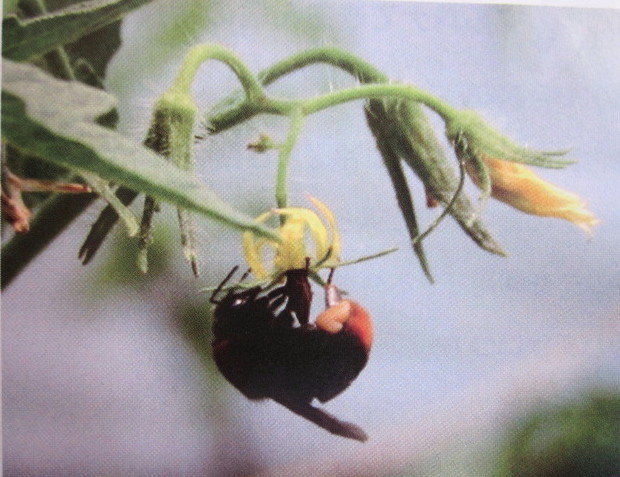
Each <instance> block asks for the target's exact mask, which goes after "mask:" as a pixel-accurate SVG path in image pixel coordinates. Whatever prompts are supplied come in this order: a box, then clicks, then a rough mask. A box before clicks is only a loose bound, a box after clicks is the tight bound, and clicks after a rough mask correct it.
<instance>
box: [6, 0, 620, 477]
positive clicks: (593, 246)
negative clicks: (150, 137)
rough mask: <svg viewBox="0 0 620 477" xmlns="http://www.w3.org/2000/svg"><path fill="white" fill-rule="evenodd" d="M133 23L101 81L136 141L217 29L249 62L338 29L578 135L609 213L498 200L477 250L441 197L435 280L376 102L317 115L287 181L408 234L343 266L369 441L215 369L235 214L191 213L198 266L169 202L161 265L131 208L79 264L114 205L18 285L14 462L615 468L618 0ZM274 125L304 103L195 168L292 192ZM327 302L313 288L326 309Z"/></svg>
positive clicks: (378, 239) (211, 73)
mask: <svg viewBox="0 0 620 477" xmlns="http://www.w3.org/2000/svg"><path fill="white" fill-rule="evenodd" d="M121 37H122V45H121V47H120V49H119V51H118V53H117V54H116V55H115V56H114V58H113V59H112V62H111V63H110V65H109V67H108V72H107V79H106V84H107V87H108V89H109V90H110V91H112V92H113V94H115V95H116V96H117V97H118V98H119V113H120V129H121V130H122V131H123V132H124V133H125V134H127V135H128V136H131V137H132V138H134V139H136V140H141V139H143V136H144V134H145V131H146V128H147V127H148V123H149V120H150V108H151V105H152V102H153V100H154V99H155V98H156V97H157V96H158V95H159V94H161V92H162V91H163V90H164V89H165V88H166V87H167V86H168V84H169V83H170V81H171V79H172V78H173V76H174V74H175V70H176V68H177V67H178V65H179V63H180V61H181V59H182V57H183V54H184V52H185V51H186V50H187V48H189V47H190V46H191V45H193V44H195V43H197V42H217V43H221V44H223V45H225V46H227V47H229V48H231V49H233V50H234V51H235V52H236V53H237V54H238V55H239V56H240V57H241V58H242V59H243V60H244V61H245V62H246V64H247V65H248V66H249V67H250V68H251V69H252V70H254V71H260V70H262V69H264V68H267V67H268V66H269V65H271V64H273V63H275V62H276V61H279V60H281V59H283V58H285V57H287V56H289V55H291V54H294V53H297V52H299V51H301V50H303V49H306V48H311V47H316V46H336V47H339V48H342V49H344V50H347V51H349V52H351V53H354V54H356V55H359V56H361V57H362V58H364V59H365V60H366V61H368V62H369V63H371V64H373V65H374V66H376V67H377V68H378V69H379V70H380V71H382V72H383V73H385V74H386V75H388V76H389V77H390V78H392V79H393V80H397V81H402V82H406V83H411V84H415V85H417V86H419V87H421V88H424V89H426V90H428V91H429V92H431V93H433V94H436V95H437V96H439V97H440V98H443V99H444V100H446V101H447V102H449V103H450V104H451V105H453V106H455V107H458V108H464V109H474V110H477V111H478V112H480V113H481V114H482V116H483V117H484V118H486V119H487V120H488V121H489V122H490V123H491V124H492V125H493V126H495V127H496V128H498V129H499V130H500V131H503V132H504V133H506V134H507V135H508V136H510V137H512V138H513V139H515V140H516V141H517V142H520V143H522V144H526V145H528V146H531V147H534V148H538V149H563V148H567V147H568V148H571V152H570V156H571V157H574V158H576V159H578V161H579V162H578V163H577V164H576V165H574V166H571V167H569V168H568V169H565V170H562V171H557V170H539V171H538V172H539V173H540V175H541V176H543V177H544V178H546V179H547V180H549V181H551V182H553V183H555V184H557V185H559V186H561V187H564V188H566V189H568V190H571V191H574V192H576V193H577V194H579V195H580V196H581V197H583V198H584V199H585V200H586V201H587V202H588V206H589V208H590V209H591V210H592V211H593V212H594V214H595V215H597V217H598V218H599V219H600V221H601V223H600V225H598V226H597V227H596V228H595V230H594V234H593V237H591V238H588V237H587V236H585V235H584V234H583V233H582V232H581V231H580V230H579V229H578V228H576V227H575V226H573V225H571V224H569V223H568V222H563V221H560V220H557V219H542V218H536V217H532V216H526V215H524V214H521V213H518V212H517V211H515V210H513V209H510V208H509V207H507V206H505V205H503V204H501V203H498V202H494V201H490V202H489V203H488V204H487V206H486V207H485V209H484V211H483V217H484V220H485V222H486V224H487V226H488V227H489V228H490V229H491V230H492V231H493V233H494V235H495V238H496V239H497V240H498V241H499V242H500V243H501V244H502V245H503V247H504V249H505V250H506V251H507V252H508V257H507V258H500V257H496V256H492V255H490V254H488V253H486V252H484V251H482V250H480V249H479V248H477V247H476V245H475V244H474V243H472V242H471V241H470V240H469V239H468V237H467V236H465V235H464V234H463V233H462V232H461V229H460V228H459V227H458V226H457V225H456V224H455V223H454V221H452V220H451V219H446V220H445V221H444V222H442V223H441V225H440V226H439V228H438V229H437V230H436V231H435V232H434V233H432V234H431V235H430V236H429V237H428V238H427V240H426V241H425V246H426V251H427V254H428V258H429V262H430V266H431V270H432V272H433V274H434V277H435V280H436V283H435V284H434V285H431V284H430V283H429V282H428V281H427V280H426V279H425V277H424V275H423V273H422V271H421V269H420V268H419V266H418V263H417V260H416V259H415V256H414V255H413V253H412V251H411V249H410V246H409V245H408V239H407V233H406V229H405V225H404V222H403V220H402V217H401V215H400V212H399V210H398V207H397V204H396V200H395V195H394V192H393V190H392V186H391V183H390V181H389V177H388V175H387V174H386V172H385V170H384V167H383V165H382V161H381V158H380V155H379V153H378V152H377V150H376V147H375V144H374V139H373V138H372V136H371V134H370V132H369V130H368V127H367V126H366V123H365V118H364V115H363V110H362V103H361V102H358V103H351V104H346V105H342V106H339V107H336V108H332V109H330V110H328V111H324V112H322V113H319V114H316V115H314V116H311V117H309V118H308V120H307V121H306V124H305V127H304V129H303V132H302V135H301V137H300V140H299V142H298V144H297V146H296V147H295V150H294V152H293V156H292V167H291V170H290V182H289V194H290V202H291V203H292V204H295V205H300V206H305V205H306V200H305V194H306V193H310V194H312V195H314V196H316V197H318V198H319V199H321V200H322V201H324V202H326V203H327V204H329V205H330V207H331V208H332V210H333V212H334V214H335V215H336V217H337V220H338V224H339V227H340V231H341V233H342V237H343V239H342V241H343V259H345V260H348V259H354V258H357V257H359V256H362V255H368V254H372V253H375V252H378V251H381V250H384V249H387V248H390V247H393V246H398V247H400V250H399V251H398V252H397V253H394V254H391V255H388V256H386V257H384V258H381V259H377V260H373V261H369V262H364V263H361V264H358V265H356V266H351V267H345V268H342V269H339V270H338V271H337V276H336V279H337V283H338V285H339V286H341V287H342V288H344V289H346V290H347V291H348V292H349V293H350V295H351V296H352V297H353V298H354V299H355V300H357V301H359V302H360V303H362V304H363V305H364V306H365V307H366V308H367V309H368V311H369V312H370V313H371V315H372V316H373V318H374V323H375V342H374V348H373V350H372V353H371V359H370V362H369V364H368V366H367V367H366V369H365V370H364V371H363V373H362V374H361V375H360V377H359V378H358V379H357V380H356V381H355V383H354V384H353V385H352V386H351V387H350V388H349V389H348V390H347V391H346V392H344V393H343V394H342V395H340V396H338V397H337V398H336V399H334V400H333V401H332V402H329V403H327V404H326V405H325V408H326V409H327V410H329V411H330V412H332V413H334V414H335V415H337V416H338V417H340V418H342V419H344V420H347V421H351V422H355V423H356V424H358V425H360V426H361V427H362V428H364V429H365V430H366V432H367V433H368V434H369V436H370V440H369V442H367V443H366V444H359V443H357V442H349V441H347V440H345V439H341V438H338V437H334V436H332V435H331V434H328V433H326V432H325V431H323V430H322V429H320V428H318V427H316V426H314V425H313V424H310V423H308V422H306V421H305V420H303V419H301V418H299V417H297V416H295V415H293V414H292V413H290V412H289V411H288V410H286V409H284V408H283V407H281V406H279V405H277V404H275V403H273V402H262V403H255V402H250V401H248V400H246V399H245V398H244V397H243V396H242V395H241V394H240V393H239V392H237V391H236V390H235V389H233V388H232V386H230V385H229V384H228V383H227V382H225V381H224V380H223V378H221V377H220V376H219V375H218V374H217V371H216V370H215V368H214V365H213V363H212V360H211V357H210V339H211V338H210V335H209V329H210V316H209V314H208V310H209V306H208V294H207V293H204V292H201V291H200V290H201V289H202V288H204V287H208V286H214V285H217V284H218V283H219V282H220V281H221V280H222V278H223V277H224V276H225V275H226V273H227V272H228V271H229V270H230V269H231V268H232V267H233V266H234V265H236V264H240V263H241V261H242V257H241V247H240V242H239V238H240V236H239V233H238V232H236V231H232V230H229V229H226V228H224V227H222V226H220V225H218V224H214V223H212V222H209V221H206V220H204V219H202V218H200V219H198V220H197V222H198V236H199V245H200V255H201V262H200V272H201V275H200V278H199V279H195V278H193V277H192V275H191V272H190V270H189V268H188V267H187V266H186V265H185V263H184V262H183V259H182V253H181V250H180V245H179V243H178V230H177V228H176V214H175V212H174V211H173V210H172V208H171V207H170V206H167V205H164V207H163V211H162V213H161V214H159V215H158V221H157V226H156V227H157V228H156V243H155V245H154V246H153V249H152V251H151V260H152V264H151V268H152V270H151V273H150V274H149V275H148V276H146V277H142V276H140V275H139V273H138V272H137V270H135V267H134V266H133V263H134V261H135V248H134V246H133V243H132V242H130V241H129V240H128V239H127V237H126V234H125V232H124V230H122V229H121V228H120V227H119V229H118V231H117V233H116V234H115V237H113V239H112V240H109V241H108V243H106V245H105V246H104V248H103V249H102V250H100V252H99V254H98V256H97V257H96V258H95V260H94V261H93V263H91V264H89V265H88V266H86V267H84V266H82V265H81V264H80V263H79V261H78V260H77V252H78V249H79V246H80V244H81V242H82V241H83V239H84V238H85V236H86V234H87V232H88V230H89V226H90V225H91V223H92V222H93V221H94V220H95V218H96V217H97V214H98V213H99V211H100V210H101V208H102V204H100V203H99V204H96V205H94V206H93V207H91V208H90V209H89V210H88V211H87V212H86V213H84V214H83V215H82V216H81V217H80V218H79V219H78V220H77V221H75V223H74V224H73V225H72V226H71V227H70V228H69V229H68V230H67V231H66V232H65V233H64V234H63V235H62V236H61V237H60V238H59V239H57V240H56V241H55V242H54V243H53V244H52V246H50V247H49V248H48V249H47V250H46V251H45V252H44V253H43V254H42V255H40V256H39V257H38V258H37V259H36V260H35V261H34V262H33V263H32V264H31V265H30V266H29V267H28V268H27V269H25V270H24V272H23V273H22V274H21V275H20V276H19V277H18V278H17V279H16V280H15V281H14V282H13V283H12V284H11V285H10V286H9V288H8V289H7V290H6V291H4V292H3V296H2V314H3V322H2V374H3V376H2V388H3V396H2V403H3V414H2V423H3V447H4V471H5V473H6V475H102V474H103V475H136V476H142V475H210V476H229V475H330V476H334V475H355V476H362V475H369V476H377V475H416V476H446V475H459V476H469V475H471V476H479V475H568V473H567V472H564V471H562V469H565V467H562V465H564V463H565V462H564V463H563V461H562V459H565V460H566V459H567V460H568V463H569V465H568V467H566V468H573V469H574V468H577V464H576V462H581V461H583V460H585V461H588V462H590V463H591V464H592V466H594V467H593V469H594V470H592V466H591V467H590V468H588V469H585V470H584V469H581V468H579V472H580V473H578V474H575V475H599V476H600V475H618V474H619V473H620V463H619V462H618V460H617V457H615V456H618V455H620V449H619V446H620V443H619V439H618V436H619V435H620V410H619V405H618V392H619V389H620V353H619V352H618V349H619V345H620V324H619V320H618V319H619V315H620V293H619V286H618V284H619V282H620V280H619V279H620V258H619V253H618V237H619V231H620V213H619V212H618V198H619V195H618V188H617V184H618V182H619V180H620V162H619V161H618V157H619V156H620V135H619V134H618V126H619V125H620V121H619V116H618V111H620V94H619V92H620V56H619V55H618V45H619V44H620V11H619V10H603V9H577V8H548V7H517V6H492V5H450V4H432V3H421V4H418V3H410V2H394V3H391V2H371V1H367V2H356V1H339V2H336V1H321V2H315V1H298V2H285V1H275V0H273V1H269V0H261V1H254V2H243V1H241V0H227V1H224V0H213V1H198V0H192V1H186V2H164V1H156V2H154V3H152V4H151V5H149V6H147V7H145V8H142V9H140V10H138V11H136V12H135V13H132V14H130V15H129V16H128V17H127V18H126V20H125V21H124V22H123V25H122V30H121ZM353 85H355V80H354V79H352V78H351V77H349V76H347V75H345V74H344V73H342V72H340V71H338V70H335V69H333V68H330V67H327V66H314V67H311V68H307V69H306V70H304V71H301V72H299V73H296V74H294V75H291V76H290V77H286V78H284V79H282V80H281V81H279V82H277V83H276V84H274V85H273V86H271V87H270V89H269V91H271V92H273V93H274V94H279V95H283V96H293V97H308V96H313V95H317V94H320V93H325V92H328V91H330V90H331V89H338V88H344V87H349V86H353ZM236 88H237V85H236V83H235V78H234V76H233V75H232V74H231V73H230V72H229V71H227V69H226V68H225V67H224V66H222V65H220V64H216V63H208V64H207V65H205V66H203V67H202V68H201V70H200V75H199V78H198V79H197V81H196V82H195V94H196V98H197V100H198V101H199V103H200V105H201V107H203V108H204V110H205V111H207V110H208V109H209V108H210V107H212V106H213V105H214V104H215V103H216V102H217V101H218V100H219V99H221V98H222V97H223V96H225V95H226V94H228V93H229V92H231V91H232V90H234V89H236ZM433 121H434V124H436V125H437V127H438V130H437V131H438V134H439V135H440V136H441V134H442V131H441V123H440V121H438V120H437V119H436V118H433ZM197 133H198V134H199V135H200V133H201V130H200V128H198V129H197ZM202 133H204V131H202ZM261 133H266V134H269V135H270V136H271V137H272V138H273V139H275V140H277V141H279V140H282V139H283V138H284V135H285V134H286V121H284V120H282V119H281V118H274V117H264V116H263V117H258V118H254V119H253V120H251V121H249V122H247V123H244V124H242V125H240V126H238V127H235V128H234V129H232V130H230V131H226V132H224V133H221V134H219V135H216V136H208V137H207V138H206V139H205V140H204V141H200V142H199V143H198V144H197V145H196V150H195V152H196V161H197V165H196V167H197V173H198V174H199V175H200V176H201V177H202V178H203V180H204V181H205V182H206V183H208V184H209V186H211V187H212V188H213V189H215V190H216V192H217V193H218V194H219V195H220V196H221V197H222V198H223V199H224V200H226V201H228V202H230V203H232V204H234V205H235V206H236V207H238V208H239V209H241V210H244V211H246V212H247V213H248V214H249V215H257V214H258V213H260V212H263V211H264V210H266V209H268V208H270V207H272V206H273V205H274V198H273V192H274V191H273V180H274V175H275V155H274V154H272V153H266V154H262V155H259V154H256V153H254V152H252V151H248V150H247V149H246V145H247V144H248V143H249V142H252V141H254V140H256V139H257V138H258V136H259V134H261ZM446 150H448V149H446ZM410 179H411V181H410V182H411V185H412V188H413V191H414V194H415V198H414V199H415V200H416V203H417V205H418V213H419V221H420V222H421V224H422V227H424V225H425V224H428V223H430V222H431V221H432V220H433V219H434V217H435V216H436V215H437V214H438V210H437V209H430V210H427V209H425V206H424V202H425V201H424V190H423V187H421V185H420V183H419V182H418V181H417V179H416V178H414V177H413V176H411V177H410ZM467 189H468V190H469V192H471V196H472V197H474V198H475V197H476V194H477V192H476V190H475V189H474V188H473V187H472V186H471V184H468V185H467ZM315 292H317V295H318V294H319V293H320V291H319V290H315ZM320 308H321V305H319V302H318V301H315V306H314V311H313V314H316V313H317V312H318V310H319V309H320ZM593 423H594V424H596V425H594V424H593ZM549 429H551V431H552V432H550V431H549ZM599 431H600V432H602V433H603V434H602V436H601V435H600V432H599ZM567 435H568V436H569V437H566V436H567ZM583 442H589V443H590V444H591V446H590V447H587V446H584V445H583ZM592 455H595V456H597V457H596V458H590V457H588V456H592ZM541 456H542V457H541ZM580 456H585V457H580ZM553 459H556V460H553ZM579 459H581V460H579ZM548 462H553V463H554V464H553V466H551V467H552V469H551V470H549V469H541V467H544V466H543V465H542V463H548ZM526 464H527V466H526ZM530 464H531V465H530ZM528 466H529V467H528ZM515 468H516V469H520V470H521V473H515V472H514V469H515ZM529 468H531V469H541V470H540V472H538V473H536V472H537V471H536V470H532V472H531V473H525V472H526V471H525V470H524V469H529ZM546 471H549V472H548V473H544V472H546ZM554 472H555V473H554ZM558 472H559V473H558ZM588 472H590V473H588Z"/></svg>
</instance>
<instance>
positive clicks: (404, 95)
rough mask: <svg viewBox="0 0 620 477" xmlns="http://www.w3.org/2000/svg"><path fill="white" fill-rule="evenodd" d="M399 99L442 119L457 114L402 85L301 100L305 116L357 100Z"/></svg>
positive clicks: (368, 87) (364, 87)
mask: <svg viewBox="0 0 620 477" xmlns="http://www.w3.org/2000/svg"><path fill="white" fill-rule="evenodd" d="M388 97H389V98H401V99H409V100H412V101H416V102H418V103H422V104H424V105H425V106H428V107H429V108H430V109H432V110H433V111H435V112H436V113H437V114H439V115H440V116H441V117H442V118H444V119H446V120H447V119H450V118H452V117H454V116H455V115H457V114H458V112H457V110H456V109H454V108H453V107H452V106H450V105H448V104H447V103H446V102H445V101H442V100H441V99H439V98H437V97H435V96H433V95H431V94H429V93H427V92H426V91H424V90H421V89H420V88H416V87H415V86H409V85H404V84H364V85H360V86H358V87H356V88H349V89H343V90H340V91H335V92H333V93H328V94H324V95H321V96H316V97H314V98H310V99H306V100H303V101H302V102H301V103H302V107H303V109H304V112H305V113H306V114H312V113H316V112H318V111H321V110H323V109H326V108H329V107H331V106H336V105H337V104H342V103H346V102H349V101H355V100H358V99H381V98H388Z"/></svg>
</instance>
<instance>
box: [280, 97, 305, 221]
mask: <svg viewBox="0 0 620 477" xmlns="http://www.w3.org/2000/svg"><path fill="white" fill-rule="evenodd" d="M289 118H290V127H289V130H288V134H287V136H286V140H285V141H284V142H283V143H282V145H281V146H280V148H279V153H278V170H277V174H276V204H278V207H286V205H287V200H288V198H287V193H286V177H287V172H288V164H289V159H290V157H291V151H292V150H293V147H294V146H295V142H296V141H297V138H298V137H299V133H300V131H301V127H302V125H303V121H304V114H303V111H302V109H301V108H295V109H293V110H292V111H291V113H290V115H289ZM282 218H284V216H282Z"/></svg>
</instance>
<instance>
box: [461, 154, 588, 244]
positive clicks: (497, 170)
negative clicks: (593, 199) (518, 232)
mask: <svg viewBox="0 0 620 477" xmlns="http://www.w3.org/2000/svg"><path fill="white" fill-rule="evenodd" d="M482 160H483V162H484V164H485V166H486V167H487V168H488V173H489V179H490V181H491V196H492V197H493V198H495V199H497V200H501V201H502V202H505V203H506V204H508V205H510V206H512V207H514V208H515V209H518V210H520V211H522V212H525V213H527V214H532V215H539V216H543V217H557V218H560V219H565V220H568V221H570V222H572V223H574V224H575V225H577V226H578V227H580V228H581V229H582V230H584V231H585V232H587V233H590V232H591V228H592V227H593V226H594V225H596V224H597V223H598V220H597V218H596V217H594V215H592V213H591V212H590V211H589V210H587V209H586V205H585V203H584V202H583V201H582V200H581V198H580V197H579V196H578V195H576V194H573V193H572V192H568V191H566V190H564V189H561V188H560V187H557V186H555V185H553V184H551V183H549V182H547V181H544V180H543V179H541V178H540V177H538V176H537V175H536V174H535V173H534V172H533V171H532V170H531V169H530V168H528V167H526V166H524V165H522V164H516V163H514V162H506V161H501V160H498V159H491V158H482ZM465 167H466V170H467V172H468V173H469V175H470V177H471V178H472V180H473V181H474V183H475V184H476V185H478V186H480V185H481V184H480V178H479V175H478V174H477V173H476V171H475V170H473V169H474V168H473V166H472V165H471V163H468V164H467V165H466V166H465Z"/></svg>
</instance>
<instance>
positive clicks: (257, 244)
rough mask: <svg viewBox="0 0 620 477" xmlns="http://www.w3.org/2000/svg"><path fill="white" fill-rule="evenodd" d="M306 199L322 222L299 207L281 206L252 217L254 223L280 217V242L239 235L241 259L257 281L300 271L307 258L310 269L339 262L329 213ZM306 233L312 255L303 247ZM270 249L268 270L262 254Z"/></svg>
mask: <svg viewBox="0 0 620 477" xmlns="http://www.w3.org/2000/svg"><path fill="white" fill-rule="evenodd" d="M308 200H309V201H310V202H311V203H312V205H314V207H315V208H316V209H317V210H318V211H319V212H320V214H321V215H322V216H323V218H324V219H325V222H326V224H327V227H326V226H325V225H324V223H323V221H321V219H320V218H319V216H317V214H315V213H314V212H313V211H312V210H310V209H306V208H303V207H285V208H280V209H273V210H270V211H269V212H265V213H264V214H261V215H260V216H258V217H257V218H256V221H257V222H258V223H262V222H265V221H266V220H267V219H268V218H269V217H272V216H274V215H280V216H283V217H284V223H283V224H282V225H281V226H280V228H279V229H278V234H279V235H280V239H281V240H280V243H278V242H275V241H272V240H269V239H267V238H263V237H255V236H254V234H252V232H245V233H244V234H243V238H242V241H243V253H244V255H245V259H246V261H247V263H248V265H249V266H250V269H251V270H252V273H253V274H254V276H255V277H256V278H258V279H264V278H267V277H270V276H271V277H276V276H278V275H280V274H281V273H283V272H285V271H287V270H294V269H299V268H304V267H305V266H306V260H307V259H309V260H310V262H309V264H308V265H309V267H310V269H313V270H317V269H319V268H330V267H334V266H336V265H338V262H339V260H340V258H339V255H340V235H339V233H338V229H337V228H336V222H335V219H334V215H333V214H332V212H331V210H329V208H328V207H327V206H326V205H325V204H323V203H322V202H321V201H319V200H317V199H315V198H314V197H308ZM306 232H309V233H310V237H311V238H312V242H313V243H314V253H312V254H311V253H309V252H308V250H307V248H306ZM265 247H267V248H269V249H271V250H272V251H273V253H274V255H273V268H272V270H271V271H268V270H267V268H266V267H265V265H264V257H263V251H264V249H265Z"/></svg>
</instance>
